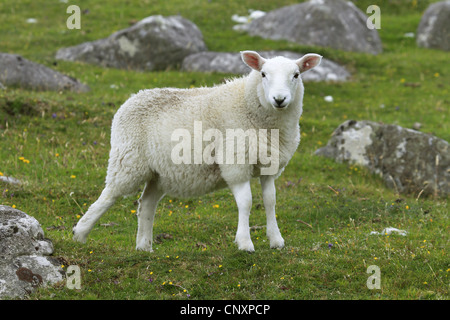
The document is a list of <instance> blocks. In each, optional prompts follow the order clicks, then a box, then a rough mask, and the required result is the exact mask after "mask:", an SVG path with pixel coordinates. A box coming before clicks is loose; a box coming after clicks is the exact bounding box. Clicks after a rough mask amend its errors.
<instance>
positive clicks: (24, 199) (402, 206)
mask: <svg viewBox="0 0 450 320" xmlns="http://www.w3.org/2000/svg"><path fill="white" fill-rule="evenodd" d="M294 2H295V1H292V0H277V1H256V0H247V1H242V0H231V1H225V0H223V1H222V0H220V1H219V0H213V1H207V0H191V1H180V0H170V1H145V0H144V1H126V2H125V1H119V0H113V1H107V2H105V1H79V6H80V7H81V10H82V11H83V14H82V20H81V30H68V29H67V28H66V19H67V18H68V16H69V15H68V14H67V13H66V8H67V6H68V5H69V4H65V3H62V2H60V1H56V0H55V1H42V0H41V1H31V0H30V1H25V0H19V1H18V0H5V1H2V2H1V3H0V35H1V36H0V51H1V52H9V53H16V54H20V55H22V56H24V57H25V58H27V59H30V60H32V61H35V62H38V63H42V64H44V65H47V66H49V67H52V68H54V69H56V70H58V71H61V72H63V73H65V74H68V75H70V76H73V77H75V78H77V79H79V80H80V81H82V82H84V83H86V84H88V85H89V86H90V87H91V89H92V90H91V91H90V92H89V93H83V94H74V93H70V92H33V91H26V90H21V89H14V88H8V89H7V90H0V137H1V149H0V172H1V174H3V175H5V176H12V177H15V178H17V179H20V180H22V181H23V184H22V185H21V186H14V185H9V184H5V183H2V182H0V203H1V204H4V205H9V206H14V207H16V208H17V209H20V210H22V211H24V212H26V213H28V214H30V215H32V216H34V217H35V218H37V219H38V220H39V221H40V222H41V224H42V226H43V228H44V231H45V234H46V236H47V237H48V238H50V239H51V240H52V241H53V243H54V246H55V252H54V256H55V257H59V258H60V259H61V264H62V265H63V268H67V267H68V266H69V265H78V266H80V268H81V273H82V289H81V290H70V289H68V288H67V287H66V284H65V282H61V283H59V284H57V285H55V286H52V287H49V288H45V289H44V288H41V289H39V290H37V291H36V292H35V293H34V294H32V295H31V296H30V297H29V299H182V300H183V299H190V300H200V299H296V300H297V299H298V300H301V299H449V275H450V263H449V261H450V260H449V255H448V254H449V231H450V230H449V216H448V212H449V208H448V202H447V201H448V199H442V198H433V197H429V198H425V197H423V196H421V197H418V194H410V195H398V194H396V193H395V192H394V191H392V190H389V189H387V188H386V187H385V186H384V185H383V182H382V181H381V179H380V178H379V177H377V176H374V175H372V174H370V173H369V172H368V171H367V170H365V169H364V168H361V167H358V166H352V165H347V164H337V163H334V162H333V161H331V160H328V159H324V158H319V157H316V156H314V155H313V153H314V151H315V150H316V149H317V148H319V147H321V146H323V145H324V144H326V142H327V140H328V138H329V137H330V134H331V132H332V131H333V130H334V129H335V128H336V127H337V126H338V125H339V124H340V123H342V122H343V121H345V120H347V119H355V120H374V121H381V122H385V123H390V124H398V125H401V126H404V127H412V125H413V124H414V123H415V122H420V123H421V124H422V131H424V132H429V133H432V134H434V135H437V136H438V137H440V138H443V139H445V140H447V141H449V140H450V107H449V105H450V97H449V83H450V64H449V54H448V52H447V53H446V52H441V51H438V50H427V49H422V48H417V46H416V44H415V39H413V38H408V37H404V34H405V33H408V32H416V29H417V26H418V24H419V21H420V17H421V15H422V13H423V11H424V10H425V8H426V7H427V5H428V4H429V3H431V2H435V1H416V0H413V1H407V0H404V1H400V0H397V1H380V2H378V3H379V6H380V7H381V15H382V16H381V17H382V22H381V29H380V30H379V33H380V36H381V39H382V41H383V49H384V52H383V53H382V54H380V55H378V56H372V55H366V54H361V53H348V52H342V51H336V50H332V49H326V48H312V47H302V46H298V45H296V44H292V43H288V42H285V41H270V40H264V39H261V38H257V37H250V36H248V35H246V34H241V33H236V32H234V31H233V30H232V26H233V25H234V22H233V21H232V20H231V16H232V15H233V14H240V15H244V14H247V13H248V9H260V10H264V11H268V10H272V9H275V8H277V7H281V6H283V5H287V4H291V3H294ZM355 2H356V4H357V6H358V7H359V8H360V9H361V10H363V11H364V12H365V11H366V8H367V6H368V5H370V4H372V3H371V1H355ZM71 4H76V3H71ZM154 14H162V15H174V14H181V15H182V16H183V17H185V18H187V19H190V20H192V21H193V22H194V23H196V24H197V25H198V27H199V28H200V30H201V31H202V33H203V35H204V38H205V42H206V44H207V46H208V49H209V50H211V51H240V50H291V51H297V52H302V53H305V52H316V53H319V54H322V55H323V56H324V57H325V58H328V59H331V60H333V61H336V62H339V63H341V64H343V65H344V66H346V67H347V68H348V69H349V70H350V71H351V72H352V75H353V76H352V79H351V81H349V82H347V83H341V84H338V83H336V84H335V83H323V82H321V83H306V84H305V99H304V114H303V116H302V119H301V120H300V124H301V128H302V142H301V144H300V147H299V149H298V152H297V153H296V154H295V156H294V158H293V159H292V161H291V162H290V164H289V166H288V167H287V168H286V170H285V172H284V174H283V175H282V176H281V177H280V178H279V179H278V180H277V183H276V187H277V216H278V223H279V226H280V229H281V232H282V234H283V236H284V238H285V241H286V247H285V248H283V249H281V250H272V249H270V248H269V244H268V240H267V238H266V235H265V213H264V207H263V204H262V196H261V190H260V187H259V185H258V184H257V183H256V181H255V182H254V183H253V185H252V188H253V209H252V215H251V217H250V224H251V226H253V227H252V232H251V234H252V239H253V241H254V245H255V249H256V252H255V253H253V254H249V253H246V252H240V251H238V250H237V248H236V246H235V244H234V243H233V240H234V236H235V231H236V228H237V209H236V205H235V203H234V199H233V197H232V195H231V193H230V191H229V190H222V191H220V192H216V193H214V194H209V195H206V196H204V197H201V198H196V199H175V198H170V197H167V198H164V200H163V201H162V202H161V203H160V206H159V208H158V212H157V217H156V221H155V227H154V234H155V235H163V234H167V235H169V236H167V237H164V236H159V237H158V240H157V242H156V243H154V245H153V248H154V250H155V251H154V252H153V253H143V252H136V251H135V249H134V247H135V235H136V230H137V218H136V210H137V203H136V201H137V199H138V197H139V194H135V195H132V196H130V197H128V198H124V199H122V200H120V201H119V202H117V203H116V205H115V206H114V207H113V208H112V209H111V210H110V211H109V212H108V213H107V214H106V215H105V216H104V217H103V218H102V219H101V221H100V223H99V224H98V225H97V226H96V227H95V228H94V230H93V232H92V233H91V235H90V238H89V240H88V242H87V243H86V244H85V245H82V244H78V243H75V242H73V241H72V231H71V230H72V227H73V225H74V224H76V222H77V221H78V219H79V218H80V216H81V215H82V214H83V213H84V212H85V211H86V210H87V208H88V207H89V205H90V204H91V203H92V202H93V201H95V200H96V198H97V197H98V196H99V194H100V192H101V190H102V187H103V183H104V178H105V174H106V164H107V160H108V153H109V137H110V125H111V119H112V117H113V115H114V113H115V111H116V110H117V109H118V107H119V106H120V105H121V104H122V103H123V102H124V101H125V100H126V99H127V98H128V97H129V95H130V94H131V93H134V92H136V91H138V90H140V89H143V88H154V87H166V86H173V87H180V88H185V87H191V86H202V85H213V84H215V83H220V82H221V81H222V80H223V79H224V78H226V77H229V76H230V75H225V74H203V73H189V72H177V71H166V72H145V73H142V72H134V71H124V70H115V69H105V68H100V67H96V66H90V65H89V66H87V65H84V64H81V63H69V62H62V61H57V62H56V61H55V59H54V55H55V52H56V50H57V49H59V48H61V47H65V46H70V45H75V44H78V43H81V42H85V41H90V40H95V39H99V38H102V37H106V36H109V35H110V34H111V33H112V32H114V31H117V30H120V29H123V28H125V27H128V26H129V25H130V21H136V20H140V19H142V18H144V17H146V16H150V15H154ZM29 18H34V19H36V20H37V23H34V24H29V23H27V22H26V21H27V19H29ZM409 83H414V84H415V85H413V86H410V85H405V84H409ZM327 95H331V96H333V98H334V101H333V102H332V103H329V102H326V101H324V96H327ZM385 227H396V228H399V229H404V230H406V231H407V232H408V234H407V236H399V235H391V236H376V235H369V234H370V232H371V231H378V232H380V231H381V230H382V229H384V228H385ZM371 265H375V266H378V267H379V268H380V272H381V288H380V289H373V290H370V289H368V287H367V285H366V282H367V280H368V278H369V276H370V275H371V274H368V273H367V269H368V267H369V266H371Z"/></svg>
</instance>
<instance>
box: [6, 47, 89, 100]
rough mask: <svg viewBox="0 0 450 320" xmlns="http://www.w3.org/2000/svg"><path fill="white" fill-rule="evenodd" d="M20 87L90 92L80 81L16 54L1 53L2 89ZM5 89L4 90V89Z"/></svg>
mask: <svg viewBox="0 0 450 320" xmlns="http://www.w3.org/2000/svg"><path fill="white" fill-rule="evenodd" d="M5 86H6V87H8V86H11V87H20V88H24V89H33V90H50V91H60V90H69V91H75V92H86V91H89V87H88V86H86V85H84V84H82V83H80V82H79V81H78V80H76V79H74V78H71V77H69V76H66V75H64V74H62V73H59V72H57V71H55V70H53V69H50V68H48V67H46V66H43V65H41V64H38V63H35V62H32V61H30V60H27V59H25V58H23V57H21V56H19V55H16V54H9V53H0V88H1V89H5V88H4V87H5ZM2 87H3V88H2Z"/></svg>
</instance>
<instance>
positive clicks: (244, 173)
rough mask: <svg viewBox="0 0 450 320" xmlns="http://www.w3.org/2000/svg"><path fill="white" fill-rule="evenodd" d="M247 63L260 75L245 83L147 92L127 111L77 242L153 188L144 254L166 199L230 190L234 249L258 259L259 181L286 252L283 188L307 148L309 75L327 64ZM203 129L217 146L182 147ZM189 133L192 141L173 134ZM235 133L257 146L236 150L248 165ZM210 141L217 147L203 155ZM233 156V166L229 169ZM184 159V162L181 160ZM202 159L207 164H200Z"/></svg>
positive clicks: (141, 209) (271, 226) (272, 231)
mask: <svg viewBox="0 0 450 320" xmlns="http://www.w3.org/2000/svg"><path fill="white" fill-rule="evenodd" d="M241 58H242V60H243V61H244V63H246V64H247V65H248V66H249V67H250V68H251V69H252V70H251V72H250V73H249V74H248V75H246V76H244V77H241V78H237V79H232V80H229V81H227V82H226V83H225V84H221V85H218V86H214V87H203V88H193V89H174V88H162V89H149V90H141V91H140V92H138V93H137V94H135V95H133V96H131V97H130V98H129V99H128V100H127V101H126V102H125V103H124V104H123V105H122V106H121V107H120V108H119V110H118V111H117V113H116V114H115V116H114V119H113V122H112V127H111V150H110V157H109V162H108V169H107V176H106V183H105V188H104V189H103V191H102V193H101V195H100V197H99V198H98V199H97V201H95V202H94V203H93V204H92V205H91V206H90V207H89V209H88V211H87V212H86V213H85V214H84V215H83V217H82V218H81V219H80V220H79V222H78V224H77V225H76V226H75V227H74V229H73V233H74V240H76V241H79V242H82V243H85V242H86V239H87V236H88V234H89V233H90V231H91V230H92V228H93V227H94V225H95V223H96V222H97V221H98V220H99V219H100V217H101V216H102V215H103V214H104V213H105V212H106V211H107V210H108V209H109V208H110V207H111V206H112V205H113V204H114V202H115V201H116V200H117V199H118V198H119V197H121V196H124V195H128V194H131V193H134V192H136V191H138V189H139V187H140V186H142V185H144V184H145V188H144V191H143V192H142V195H141V198H140V199H139V206H138V213H137V215H138V231H137V237H136V249H137V250H144V251H150V252H151V251H152V238H153V220H154V217H155V212H156V207H157V205H158V202H159V201H160V200H161V199H162V198H163V197H164V196H165V195H170V196H173V197H194V196H199V195H202V194H205V193H209V192H212V191H215V190H218V189H220V188H224V187H229V188H230V189H231V191H232V193H233V196H234V198H235V201H236V204H237V207H238V227H237V232H236V237H235V243H236V244H237V247H238V249H239V250H245V251H249V252H252V251H254V250H255V249H254V246H253V243H252V240H251V237H250V228H249V215H250V209H251V207H252V193H251V188H250V181H251V179H252V178H253V177H255V178H258V177H259V179H260V183H261V187H262V193H263V202H264V207H265V211H266V219H267V228H266V234H267V237H268V239H269V241H270V247H271V248H282V247H283V246H284V239H283V237H282V236H281V233H280V230H279V228H278V225H277V221H276V217H275V202H276V195H275V183H274V181H275V179H276V178H278V176H279V175H280V174H281V173H282V172H283V170H284V168H285V166H286V165H287V164H288V162H289V160H290V159H291V158H292V156H293V155H294V152H295V151H296V149H297V147H298V144H299V142H300V127H299V119H300V116H301V114H302V103H303V93H304V87H303V83H302V80H301V76H300V74H301V73H303V72H305V71H307V70H310V69H311V68H314V67H315V66H317V65H319V63H320V61H321V59H322V57H321V56H320V55H317V54H306V55H304V56H303V57H301V58H300V59H298V60H291V59H287V58H285V57H275V58H272V59H265V58H263V57H261V56H260V55H259V54H258V53H257V52H255V51H243V52H241ZM199 124H200V125H201V129H202V130H204V129H206V130H207V131H206V132H209V138H207V137H205V135H206V132H205V134H204V135H203V137H201V138H200V140H198V139H196V140H195V141H194V143H193V145H192V144H190V140H189V141H183V140H184V138H186V140H188V139H189V138H190V137H192V135H195V134H196V131H198V125H199ZM196 126H197V128H195V127H196ZM262 129H264V130H266V131H264V130H262ZM269 129H270V133H271V134H270V135H269V134H268V133H267V130H269ZM180 130H181V133H184V135H183V134H181V135H176V134H174V133H176V132H178V133H179V132H180ZM232 130H235V131H234V133H236V132H241V133H244V135H245V137H244V139H245V138H248V140H249V143H243V144H242V142H243V141H245V140H241V145H239V146H238V148H237V149H239V150H240V151H239V150H238V151H239V152H240V153H242V152H243V153H244V154H243V155H244V158H245V161H244V162H242V161H239V159H238V158H239V156H242V154H239V152H236V150H235V149H236V148H235V147H234V146H233V144H232V143H231V144H229V143H230V142H234V141H235V138H236V136H233V135H231V137H230V136H228V135H227V133H229V132H231V131H232ZM239 130H240V131H239ZM186 134H187V136H186ZM256 136H257V138H258V139H256ZM180 138H182V139H180ZM213 138H214V139H213ZM251 138H255V139H251ZM208 139H209V140H208ZM238 139H239V137H238ZM180 140H181V142H180ZM208 141H209V142H211V143H210V144H209V145H208V146H206V148H203V147H204V146H205V145H206V143H207V142H208ZM251 141H253V142H255V141H258V143H259V144H258V143H257V144H256V145H255V143H250V142H251ZM176 142H178V143H176ZM221 144H224V145H225V146H221ZM269 145H270V148H268V147H267V146H269ZM186 146H187V147H186ZM230 146H231V147H230ZM177 147H178V149H177ZM199 147H200V148H201V149H200V151H199V150H198V148H199ZM174 150H177V151H174ZM224 150H226V152H227V160H230V159H231V160H232V161H223V157H224ZM255 150H258V151H259V153H256V152H255ZM191 151H192V152H191ZM262 151H264V152H262ZM202 152H203V156H205V154H206V155H209V160H208V161H202V160H203V159H202V157H201V156H202ZM181 153H183V156H182V157H181V158H182V161H178V160H179V159H178V158H177V157H179V156H180V154H181ZM192 153H193V157H194V161H192ZM230 154H231V158H230V159H228V155H230ZM255 154H256V159H255V157H254V156H255ZM263 154H266V155H267V154H270V155H272V156H273V157H272V158H271V159H272V160H273V161H272V162H275V163H276V170H269V167H271V164H270V163H268V162H267V157H266V158H264V157H263ZM252 155H253V156H252ZM196 156H200V158H199V157H197V161H195V160H196ZM250 158H253V159H250ZM236 159H238V160H237V162H236ZM175 160H177V161H175ZM198 160H200V161H198ZM250 160H252V161H250ZM269 171H270V172H269Z"/></svg>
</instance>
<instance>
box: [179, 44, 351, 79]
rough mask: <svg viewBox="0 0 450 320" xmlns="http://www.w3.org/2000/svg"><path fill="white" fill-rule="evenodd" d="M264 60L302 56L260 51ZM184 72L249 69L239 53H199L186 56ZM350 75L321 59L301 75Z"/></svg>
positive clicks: (183, 66)
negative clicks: (318, 63) (276, 57)
mask: <svg viewBox="0 0 450 320" xmlns="http://www.w3.org/2000/svg"><path fill="white" fill-rule="evenodd" d="M259 53H260V54H261V55H262V56H263V57H265V58H273V57H275V56H284V57H287V58H290V59H299V58H300V57H301V56H302V54H299V53H295V52H290V51H261V52H259ZM181 69H182V70H184V71H199V72H223V73H235V74H246V73H248V72H250V68H249V67H248V66H247V65H246V64H245V63H243V62H242V59H241V55H240V53H231V52H211V51H207V52H199V53H194V54H191V55H189V56H187V57H186V58H185V59H184V60H183V64H182V67H181ZM349 77H350V73H349V72H348V71H347V70H345V68H343V67H341V66H339V65H338V64H336V63H335V62H332V61H330V60H327V59H322V62H321V64H320V65H319V66H317V67H315V68H314V69H311V70H309V71H308V72H305V73H304V74H302V79H303V80H304V81H346V80H347V79H348V78H349Z"/></svg>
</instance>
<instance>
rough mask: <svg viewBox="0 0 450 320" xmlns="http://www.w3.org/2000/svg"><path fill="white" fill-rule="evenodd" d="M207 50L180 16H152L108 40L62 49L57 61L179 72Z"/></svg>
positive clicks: (198, 36) (198, 35)
mask: <svg viewBox="0 0 450 320" xmlns="http://www.w3.org/2000/svg"><path fill="white" fill-rule="evenodd" d="M204 50H206V45H205V43H204V42H203V35H202V33H201V32H200V30H199V29H198V28H197V26H196V25H195V24H194V23H192V22H191V21H189V20H186V19H184V18H182V17H180V16H169V17H163V16H160V15H158V16H150V17H147V18H145V19H143V20H141V21H139V22H138V23H136V24H134V25H133V26H131V27H129V28H127V29H123V30H120V31H118V32H115V33H113V34H112V35H111V36H109V37H108V38H105V39H100V40H96V41H92V42H86V43H82V44H80V45H77V46H74V47H69V48H62V49H60V50H58V52H57V53H56V59H61V60H68V61H82V62H86V63H91V64H96V65H100V66H103V67H112V68H119V69H134V70H142V71H144V70H147V71H151V70H166V69H175V68H178V67H179V66H180V65H181V63H182V61H183V59H184V58H185V57H186V56H188V55H190V54H192V53H196V52H200V51H204Z"/></svg>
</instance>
